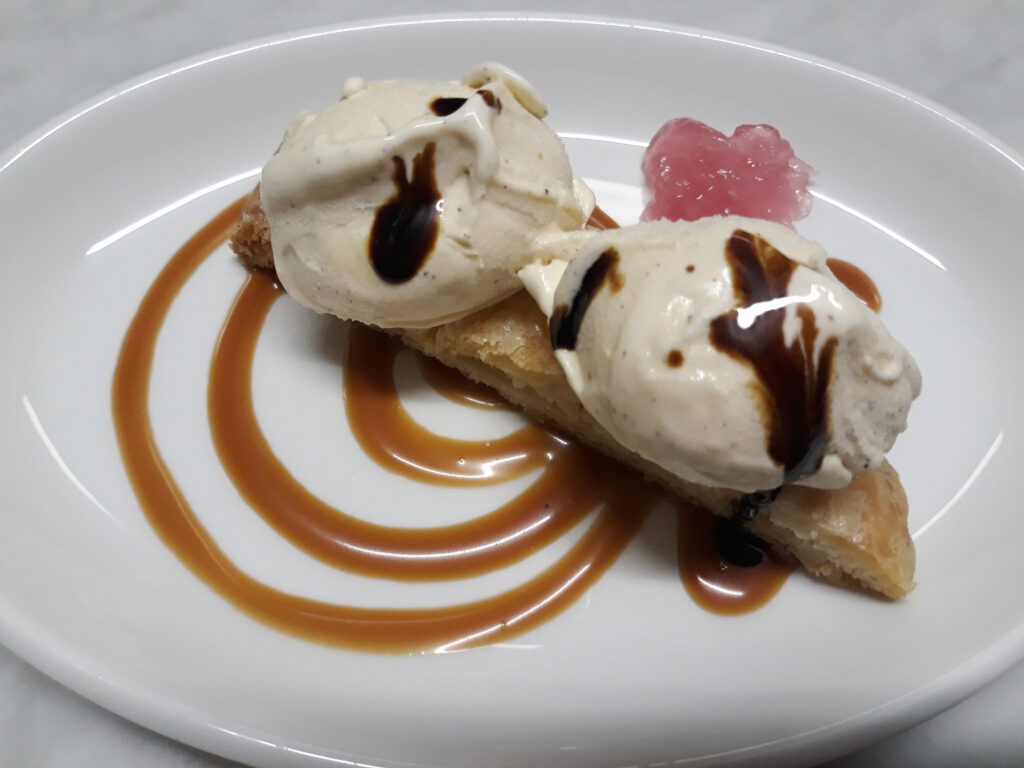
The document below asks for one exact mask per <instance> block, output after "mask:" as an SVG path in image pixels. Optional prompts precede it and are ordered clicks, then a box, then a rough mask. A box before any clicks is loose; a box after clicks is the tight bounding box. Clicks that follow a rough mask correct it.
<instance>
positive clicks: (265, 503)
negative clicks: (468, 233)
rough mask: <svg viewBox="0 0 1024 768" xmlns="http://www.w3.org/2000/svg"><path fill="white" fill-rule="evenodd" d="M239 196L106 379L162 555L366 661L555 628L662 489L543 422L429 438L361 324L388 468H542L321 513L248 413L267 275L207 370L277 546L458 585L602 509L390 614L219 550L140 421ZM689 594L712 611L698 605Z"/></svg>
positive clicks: (232, 469) (432, 380) (362, 429)
mask: <svg viewBox="0 0 1024 768" xmlns="http://www.w3.org/2000/svg"><path fill="white" fill-rule="evenodd" d="M243 203H244V200H239V201H238V202H236V203H234V204H233V205H231V206H229V207H228V208H226V209H225V210H224V211H223V212H221V213H220V214H218V215H217V216H216V217H215V218H214V219H213V220H211V221H210V222H209V223H208V224H207V225H206V226H205V227H203V228H202V229H201V230H200V231H199V232H197V233H196V234H195V235H194V236H193V237H192V238H191V239H189V240H188V242H186V243H185V245H184V246H182V248H181V249H180V250H179V251H178V252H177V253H176V254H175V255H174V256H173V257H172V258H171V260H170V261H169V262H168V263H167V265H166V266H165V267H164V268H163V270H162V271H161V272H160V274H159V275H158V276H157V278H156V279H155V281H154V282H153V284H152V285H151V287H150V288H149V290H148V291H147V293H146V295H145V297H144V298H143V300H142V302H141V303H140V305H139V309H138V311H137V313H136V315H135V317H134V319H133V320H132V322H131V324H130V326H129V327H128V330H127V332H126V333H125V336H124V340H123V342H122V347H121V351H120V355H119V357H118V362H117V366H116V369H115V372H114V379H113V386H112V391H111V399H112V411H113V419H114V426H115V430H116V433H117V438H118V442H119V446H120V450H121V457H122V460H123V462H124V465H125V468H126V471H127V474H128V477H129V480H130V482H131V484H132V487H133V489H134V491H135V494H136V496H137V498H138V500H139V504H140V506H141V508H142V511H143V512H144V514H145V515H146V518H147V519H148V521H149V523H150V524H151V525H152V527H153V529H154V530H155V531H156V533H157V534H158V536H159V537H160V538H161V540H162V541H163V542H164V544H165V545H166V546H167V547H168V548H169V549H170V550H171V551H172V552H174V554H175V555H176V556H177V557H178V558H179V560H181V562H182V563H183V564H185V565H186V566H187V567H188V568H189V569H190V570H191V571H192V572H193V573H194V574H195V576H196V577H197V578H199V579H201V580H202V581H203V582H204V583H205V584H207V585H208V586H209V587H210V588H211V589H213V590H214V591H216V592H217V593H218V594H220V595H221V596H222V597H223V598H224V599H225V600H226V601H228V602H229V603H231V604H232V605H234V606H235V607H236V608H238V609H239V610H241V611H243V612H245V613H246V614H248V615H249V616H251V617H252V618H253V619H255V620H257V621H260V622H263V623H265V624H267V625H269V626H272V627H275V628H277V629H278V630H280V631H283V632H288V633H291V634H294V635H296V636H298V637H301V638H304V639H307V640H310V641H314V642H319V643H324V644H328V645H333V646H339V647H344V648H350V649H355V650H362V651H374V652H389V653H422V652H430V651H434V652H443V651H448V650H454V649H463V648H469V647H473V646H479V645H487V644H491V643H495V642H501V641H503V640H505V639H507V638H510V637H513V636H515V635H519V634H521V633H523V632H526V631H528V630H530V629H532V628H534V627H536V626H538V625H540V624H542V623H543V622H546V621H548V620H550V619H551V618H553V617H554V616H556V615H557V614H558V613H560V612H561V611H563V610H564V609H565V608H566V607H568V606H569V605H571V604H572V603H573V602H574V601H575V600H577V599H578V598H579V597H580V596H581V595H583V594H584V593H585V592H586V590H587V589H589V588H590V587H591V586H592V585H593V584H594V583H595V582H596V581H597V580H598V579H600V578H601V576H602V575H603V574H604V572H605V571H606V570H607V569H608V568H609V567H611V565H612V564H613V563H614V562H615V561H616V559H617V558H618V557H619V555H620V554H621V553H622V551H623V550H624V549H625V548H626V546H628V544H629V542H630V541H631V540H632V539H633V538H634V536H635V535H636V533H637V532H638V530H639V529H640V526H641V525H642V524H643V522H644V520H645V519H646V518H647V515H648V513H649V511H650V510H651V509H652V508H653V507H654V505H655V504H656V503H657V502H658V501H659V500H660V499H661V498H662V495H663V494H662V492H661V491H660V490H659V489H657V488H656V487H655V486H653V485H651V484H650V483H647V482H644V481H643V480H642V479H641V478H640V477H639V476H638V475H636V473H634V472H632V471H630V470H627V469H624V468H622V467H619V466H618V465H616V464H614V463H613V462H611V461H610V460H608V459H605V458H603V457H601V456H598V455H596V454H594V453H593V452H592V451H590V450H589V449H587V448H584V447H582V446H580V445H578V444H576V443H575V442H573V441H570V440H567V439H565V438H563V437H559V436H557V435H556V434H554V433H552V432H549V431H546V430H544V429H541V428H539V427H536V426H532V425H531V426H528V427H524V428H522V429H520V430H517V431H516V432H513V433H512V434H510V435H507V436H506V437H503V438H499V439H495V440H490V441H460V440H453V439H450V438H446V437H442V436H439V435H435V434H433V433H431V432H429V431H427V430H425V429H424V428H423V427H421V426H420V425H418V424H417V423H416V422H415V421H413V420H412V418H411V417H410V416H409V414H408V413H407V412H405V410H404V408H402V405H401V402H400V400H399V397H398V393H397V391H396V388H395V383H394V361H395V356H396V355H397V353H398V351H399V349H400V346H399V345H398V343H397V342H395V341H393V340H391V339H390V338H389V337H386V336H384V335H383V334H380V333H378V332H376V331H371V330H369V329H367V328H364V327H362V326H355V325H353V326H352V328H351V335H350V344H349V353H348V358H347V360H346V361H345V365H344V369H343V374H342V379H343V380H342V381H341V382H340V387H341V388H342V389H343V391H344V396H345V401H346V413H347V417H348V420H349V424H350V427H351V429H352V432H353V434H354V435H355V436H356V438H357V440H358V441H359V444H360V446H361V447H362V448H363V450H364V451H366V453H367V454H368V455H370V456H371V457H372V458H374V459H375V460H376V461H377V462H378V463H379V464H381V466H382V467H384V468H386V469H388V470H390V471H392V472H399V473H401V474H403V475H405V476H407V477H410V478H413V479H415V480H418V481H421V482H428V483H439V484H443V485H455V486H464V485H479V484H488V483H496V482H500V481H503V480H508V479H510V478H513V477H518V476H521V475H523V474H524V473H526V472H529V471H532V470H536V469H540V470H541V472H540V475H539V477H538V478H537V480H536V481H535V482H534V483H533V484H532V485H531V486H530V487H529V488H527V489H526V490H525V491H523V492H522V493H521V494H519V496H517V497H516V498H514V499H512V500H511V501H509V502H508V503H506V504H504V505H502V506H501V507H499V508H498V509H496V510H493V511H491V512H487V513H485V514H482V515H481V516H479V517H477V518H475V519H473V520H470V521H469V522H466V523H459V524H456V525H449V526H442V527H432V528H416V527H408V528H405V527H393V526H380V525H376V524H373V523H370V522H367V521H365V520H361V519H359V518H356V517H354V516H352V515H350V514H347V513H345V512H343V511H341V510H339V509H336V508H334V507H332V506H330V505H328V504H327V503H326V502H324V501H323V500H321V499H319V498H317V497H316V496H315V495H313V494H311V493H310V492H309V491H308V490H307V489H306V488H304V487H303V486H302V485H301V484H300V483H299V482H298V481H297V480H296V479H295V478H294V477H293V476H292V475H291V473H290V472H288V470H287V468H286V467H285V466H284V465H283V464H282V463H281V461H280V460H279V459H278V458H277V457H276V456H275V455H274V453H273V450H272V449H271V447H270V445H269V444H268V442H267V439H266V437H265V436H264V435H263V433H262V431H261V430H260V428H259V425H258V422H257V419H256V415H255V413H254V410H253V403H252V362H253V355H254V353H255V349H256V345H257V342H258V339H259V336H260V332H261V329H262V327H263V324H264V321H265V318H266V317H267V314H268V312H269V310H270V308H271V306H272V305H273V303H274V302H275V301H276V300H277V299H278V298H279V297H280V296H281V293H282V292H281V290H280V289H279V288H278V287H277V286H276V285H275V284H274V283H273V280H272V279H271V277H270V276H269V275H267V274H264V273H260V272H253V273H250V274H248V275H247V277H246V279H245V281H244V283H243V285H242V287H241V289H240V290H239V293H238V295H237V297H236V299H235V302H234V304H233V305H232V307H231V309H230V311H229V312H228V315H227V318H226V319H225V321H224V325H223V327H222V329H221V334H220V337H219V339H218V343H217V345H216V349H215V351H214V354H213V358H212V361H211V366H210V376H209V388H208V406H209V408H208V410H209V419H210V428H211V434H212V436H213V440H214V444H215V447H216V449H217V453H218V456H219V458H220V460H221V462H222V464H223V466H224V469H225V471H226V473H227V474H228V476H229V477H230V479H231V480H232V482H233V483H234V484H235V486H236V487H237V489H238V491H239V493H240V494H241V496H242V497H243V498H244V499H245V501H246V502H247V503H248V504H249V505H250V506H251V507H252V508H253V510H254V511H256V512H257V513H258V514H259V515H261V516H262V517H263V518H264V519H265V520H266V521H267V522H268V523H269V524H270V525H271V526H273V527H274V529H275V530H277V531H278V532H279V533H280V534H281V536H282V537H284V538H285V539H287V540H288V541H290V542H291V543H293V544H295V545H296V546H298V547H300V548H301V549H302V550H304V551H305V552H307V553H308V554H309V555H311V556H313V557H316V558H318V559H320V560H322V561H324V562H326V563H329V564H330V565H332V566H334V567H337V568H341V569H345V570H347V571H352V572H356V573H360V574H364V575H368V576H373V577H378V578H386V579H392V580H400V581H401V580H404V581H412V580H416V581H425V580H437V579H455V578H466V577H470V576H474V575H477V574H481V573H484V572H487V571H492V570H495V569H497V568H501V567H504V566H507V565H509V564H511V563H514V562H517V561H519V560H521V559H522V558H524V557H526V556H528V555H530V554H532V553H534V552H536V551H538V550H539V549H541V548H543V547H544V546H546V545H547V544H549V543H550V542H552V541H554V540H555V539H556V538H557V537H559V536H561V535H562V534H563V533H565V532H566V531H568V530H569V529H570V528H572V527H573V526H575V525H577V524H579V523H580V522H581V521H582V520H583V519H584V518H585V517H586V516H587V515H588V514H590V512H591V511H592V510H594V509H595V508H596V507H598V506H600V507H601V509H600V511H599V512H598V514H597V515H596V517H595V518H594V520H593V521H592V522H591V523H590V524H589V527H588V528H587V529H586V530H585V531H584V532H583V534H582V536H581V538H580V539H579V540H578V541H577V543H576V544H575V545H573V546H572V548H571V549H570V550H569V551H568V552H567V553H566V554H565V555H563V556H562V557H561V558H560V559H558V560H557V561H556V562H555V563H554V564H553V565H551V566H549V567H548V568H546V569H545V570H543V571H542V572H540V573H539V574H538V575H536V576H534V577H533V578H531V579H529V580H528V581H526V582H525V583H523V584H520V585H519V586H516V587H514V588H512V589H510V590H508V591H506V592H503V593H501V594H497V595H494V596H491V597H488V598H485V599H483V600H477V601H473V602H470V603H464V604H460V605H450V606H440V607H436V608H427V609H392V608H388V609H384V608H363V607H353V606H348V605H344V604H336V603H331V602H324V601H318V600H312V599H309V598H305V597H302V596H299V595H293V594H289V593H286V592H283V591H281V590H278V589H275V588H273V587H270V586H268V585H266V584H264V583H262V582H260V581H259V580H257V579H256V578H254V577H252V576H250V575H249V574H247V573H245V572H243V571H242V570H241V569H239V568H238V567H237V566H236V565H235V564H234V563H233V562H232V561H231V560H230V559H229V558H228V557H227V556H226V554H225V553H224V552H223V550H222V549H221V548H220V547H219V546H218V544H217V542H216V541H215V540H214V539H213V538H212V537H211V536H210V534H209V533H208V532H207V530H206V528H205V527H204V526H203V524H202V521H201V520H200V519H199V517H198V516H197V515H196V513H195V512H194V511H193V509H192V507H191V505H190V503H189V501H188V499H186V497H185V495H184V493H183V492H182V490H181V488H180V487H179V486H178V484H177V482H176V481H175V479H174V476H173V474H172V473H171V471H170V469H169V467H168V466H167V464H166V462H165V461H164V458H163V456H162V455H161V452H160V449H159V446H158V445H157V442H156V439H155V436H154V434H153V428H152V423H151V420H150V413H149V387H150V377H151V372H152V364H153V356H154V352H155V348H156V339H157V336H158V334H159V332H160V329H161V327H162V326H163V324H164V322H165V320H166V318H167V315H168V312H169V311H170V308H171V305H172V303H173V301H174V299H175V297H176V296H177V295H178V293H179V292H180V291H181V289H182V288H183V286H184V285H185V283H186V282H187V281H188V280H189V279H190V278H191V277H192V275H193V273H194V272H195V270H196V269H197V268H198V267H199V265H200V264H202V262H203V261H204V260H205V259H206V258H207V257H208V256H209V255H210V254H212V253H213V252H214V251H215V250H216V249H217V248H218V247H219V246H220V245H221V244H222V243H223V242H224V240H225V239H226V237H227V235H228V233H229V231H230V229H231V227H232V225H233V223H234V222H235V220H236V219H237V217H238V213H239V211H240V210H241V207H242V205H243ZM421 369H422V370H423V371H424V378H425V381H427V383H428V384H429V385H430V386H432V387H434V388H435V389H437V390H438V392H439V393H440V394H442V395H443V396H445V397H448V398H449V399H452V400H455V401H456V402H462V403H468V404H471V405H474V406H483V407H492V408H493V407H501V403H500V400H499V399H498V398H497V397H496V395H494V394H493V393H491V392H489V391H487V390H485V389H482V388H481V387H479V386H478V385H474V384H471V383H469V382H467V381H466V380H465V379H462V378H461V377H460V376H459V375H458V374H455V373H453V372H451V371H449V370H448V369H443V367H441V366H438V364H436V363H433V362H429V363H421ZM684 517H685V516H684ZM682 525H683V528H684V529H685V530H686V531H687V532H688V533H687V535H686V537H685V539H686V541H687V542H688V543H687V547H689V548H691V549H692V548H693V547H696V548H697V550H701V549H702V548H703V549H707V548H709V547H710V548H712V549H713V548H714V546H715V545H714V537H713V536H709V535H705V534H704V533H702V532H701V531H702V530H703V529H702V528H700V526H699V525H698V526H694V525H693V524H692V522H691V521H689V520H688V519H684V522H683V524H682ZM691 531H692V532H695V533H693V535H691V534H690V532H691ZM681 537H682V534H681ZM682 540H683V539H682V538H681V541H682ZM680 546H681V550H680V552H681V554H682V553H683V549H682V544H681V545H680ZM686 552H687V555H686V557H681V566H680V567H681V573H682V574H683V581H684V583H687V584H688V583H689V582H688V579H690V580H692V579H694V578H696V579H697V580H698V581H701V582H704V583H714V581H715V579H717V578H718V573H719V572H720V571H721V567H720V560H715V558H714V557H711V558H710V560H708V562H705V561H704V560H701V559H700V558H697V557H692V556H691V553H690V549H687V550H686ZM705 560H707V558H705ZM711 561H714V562H713V563H711ZM709 563H711V564H709ZM754 570H757V569H754ZM757 578H758V577H753V581H756V580H757ZM779 585H781V580H778V582H777V583H776V584H775V586H774V587H773V588H771V589H768V590H764V589H762V590H761V591H756V590H755V591H751V592H750V594H751V595H752V596H751V597H750V598H749V599H747V600H746V601H745V602H743V603H742V608H741V610H752V609H753V608H756V607H757V606H759V605H760V604H761V603H762V602H763V601H764V600H766V599H768V597H770V594H774V591H775V590H777V589H778V586H779ZM769 593H770V594H769ZM691 594H694V597H695V599H696V600H697V601H698V602H699V603H700V604H701V605H704V606H706V607H710V608H711V609H712V610H714V609H715V608H714V606H713V604H712V602H709V600H708V599H707V598H706V596H704V595H702V594H701V593H699V592H695V591H693V590H691ZM765 595H767V596H765ZM339 599H340V600H342V601H343V600H344V595H339ZM735 605H740V603H736V604H735Z"/></svg>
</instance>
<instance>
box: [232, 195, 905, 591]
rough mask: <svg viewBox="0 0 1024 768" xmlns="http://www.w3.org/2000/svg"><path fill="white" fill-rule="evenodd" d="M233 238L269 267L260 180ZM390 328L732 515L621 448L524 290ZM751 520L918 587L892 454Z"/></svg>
mask: <svg viewBox="0 0 1024 768" xmlns="http://www.w3.org/2000/svg"><path fill="white" fill-rule="evenodd" d="M231 247H232V248H233V249H234V251H235V252H236V253H237V254H238V255H239V257H240V258H241V259H242V261H243V262H244V263H245V264H246V265H248V266H250V267H260V268H264V269H268V268H269V269H272V268H273V251H272V248H271V244H270V228H269V226H268V225H267V220H266V217H265V216H264V215H263V211H262V209H261V208H260V205H259V187H257V188H256V189H255V190H254V191H253V193H252V195H251V196H250V199H249V201H248V202H247V204H246V206H245V208H244V209H243V211H242V214H241V216H240V217H239V221H238V225H237V226H236V228H235V231H234V233H233V234H232V237H231ZM391 332H392V333H395V334H396V335H397V336H399V337H400V338H401V339H403V340H404V341H405V342H406V343H407V344H408V345H409V346H411V347H413V348H414V349H417V350H419V351H421V352H423V353H424V354H426V355H429V356H430V357H433V358H436V359H437V360H439V361H440V362H442V363H445V364H446V365H450V366H452V367H453V368H456V369H458V370H459V371H461V372H462V373H463V374H465V375H467V376H469V377H470V378H472V379H475V380H476V381H479V382H481V383H483V384H487V385H489V386H491V387H493V388H495V389H496V390H498V392H499V393H501V394H502V395H503V396H504V397H505V398H506V399H508V400H509V401H511V402H512V403H514V404H516V405H518V406H519V407H521V408H522V409H523V410H524V411H525V412H526V413H527V414H529V415H530V416H532V417H533V418H535V419H537V420H539V421H542V422H544V423H547V424H549V425H552V426H554V427H557V428H558V429H560V430H563V431H565V432H568V433H570V434H573V435H575V436H577V437H578V438H580V439H582V440H584V441H585V442H587V443H589V444H591V445H593V446H595V447H597V448H598V449H600V450H601V451H603V452H604V453H606V454H608V455H610V456H613V457H615V458H617V459H619V460H621V461H624V462H626V463H627V464H630V465H631V466H633V467H635V468H637V469H639V470H641V471H642V472H644V473H645V474H646V475H648V476H649V477H651V478H653V479H654V480H656V481H658V482H659V483H660V484H661V485H663V486H664V487H666V488H667V489H669V490H671V491H672V492H674V493H675V494H677V495H678V496H679V497H681V498H682V499H683V500H685V501H687V502H690V503H693V504H697V505H699V506H701V507H705V508H707V509H708V510H710V511H711V512H713V513H715V514H718V515H722V516H730V515H732V514H734V512H735V510H736V507H737V505H738V503H739V500H740V498H741V494H740V493H738V492H736V491H730V490H726V489H722V488H710V487H708V486H704V485H698V484H695V483H689V482H685V481H683V480H680V479H679V478H677V477H675V476H674V475H671V474H669V473H668V472H666V471H665V470H663V469H661V468H660V467H658V466H656V465H654V464H652V463H651V462H649V461H647V460H646V459H644V458H642V457H641V456H639V455H637V454H635V453H633V452H632V451H629V450H627V449H625V448H623V447H622V446H621V445H620V444H619V443H618V442H617V441H616V440H614V439H613V438H612V437H611V436H610V435H609V434H608V433H607V432H606V431H605V430H604V429H602V428H601V427H600V426H599V425H598V424H597V423H596V422H595V421H594V420H593V418H591V416H590V415H589V414H588V413H587V412H586V411H585V410H583V407H582V405H581V404H580V402H579V400H578V399H577V397H576V395H575V393H574V392H573V391H572V389H571V388H570V387H569V383H568V382H567V381H566V379H565V376H564V375H563V373H562V370H561V367H560V366H559V365H558V362H557V361H556V360H555V357H554V354H553V353H552V351H551V344H550V341H549V335H548V327H547V321H546V319H545V317H544V316H543V314H542V313H541V312H540V310H539V309H538V308H537V306H536V305H535V304H534V302H533V300H532V299H531V298H530V297H529V296H528V295H527V294H526V292H525V291H521V292H519V293H517V294H515V295H514V296H511V297H509V298H508V299H505V300H504V301H502V302H500V303H499V304H496V305H494V306H491V307H487V308H485V309H482V310H479V311H478V312H475V313H473V314H471V315H469V316H468V317H464V318H462V319H460V320H455V321H453V322H450V323H446V324H444V325H441V326H438V327H436V328H426V329H403V330H398V331H394V330H393V331H391ZM748 525H749V527H750V530H751V531H753V532H754V533H755V534H756V535H757V536H759V537H761V538H762V539H764V540H765V541H767V542H768V543H769V544H771V545H772V547H773V549H774V550H775V551H776V552H777V553H779V554H781V555H782V556H784V557H787V558H790V559H793V560H795V561H797V562H799V563H800V564H801V565H803V566H804V567H805V568H806V569H807V570H808V571H810V572H811V573H814V574H816V575H818V576H821V577H822V578H824V579H826V580H828V581H831V582H833V583H837V584H843V585H847V586H853V585H856V586H860V587H862V588H866V589H868V590H870V591H873V592H876V593H878V594H881V595H884V596H885V597H888V598H892V599H896V598H899V597H902V596H904V595H906V594H907V593H908V592H909V591H910V590H912V589H913V588H914V582H913V575H914V562H915V556H914V544H913V541H912V540H911V538H910V534H909V532H908V530H907V497H906V494H905V493H904V491H903V487H902V485H901V484H900V481H899V477H898V476H897V474H896V471H895V470H894V469H893V468H892V467H891V466H890V465H889V464H888V463H886V464H884V465H883V466H882V467H880V468H879V469H876V470H872V471H868V472H861V473H859V474H858V475H856V476H855V477H854V479H853V482H851V483H850V484H849V485H848V486H847V487H845V488H841V489H839V490H831V491H823V490H816V489H811V488H802V487H799V486H786V487H785V488H784V489H783V491H782V493H780V494H779V497H778V498H777V499H776V500H775V502H774V503H773V504H772V505H771V507H769V508H767V509H765V510H762V512H761V513H760V514H759V515H758V516H757V517H756V518H755V519H754V520H753V521H751V522H750V523H749V524H748Z"/></svg>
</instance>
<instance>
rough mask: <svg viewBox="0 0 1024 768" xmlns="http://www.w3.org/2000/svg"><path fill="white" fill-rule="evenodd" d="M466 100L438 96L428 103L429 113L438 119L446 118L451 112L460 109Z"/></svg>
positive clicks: (457, 97) (458, 97)
mask: <svg viewBox="0 0 1024 768" xmlns="http://www.w3.org/2000/svg"><path fill="white" fill-rule="evenodd" d="M465 103H466V99H465V98H463V97H462V96H438V97H437V98H436V99H434V100H433V101H432V102H430V111H431V112H433V113H434V114H435V115H437V116H438V117H448V115H450V114H452V113H453V112H458V111H459V110H460V109H462V105H463V104H465Z"/></svg>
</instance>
